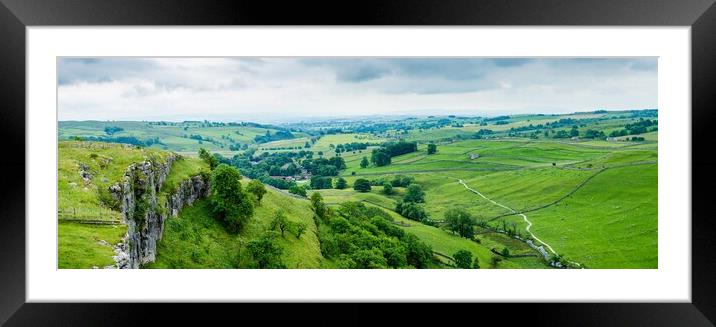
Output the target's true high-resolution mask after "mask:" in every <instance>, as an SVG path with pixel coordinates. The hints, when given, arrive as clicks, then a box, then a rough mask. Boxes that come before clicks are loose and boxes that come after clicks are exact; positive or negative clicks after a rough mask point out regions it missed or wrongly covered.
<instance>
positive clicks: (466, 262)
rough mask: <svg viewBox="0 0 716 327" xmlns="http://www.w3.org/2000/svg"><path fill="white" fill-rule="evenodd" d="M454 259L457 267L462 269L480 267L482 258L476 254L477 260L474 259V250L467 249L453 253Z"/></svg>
mask: <svg viewBox="0 0 716 327" xmlns="http://www.w3.org/2000/svg"><path fill="white" fill-rule="evenodd" d="M452 258H453V261H455V267H457V268H460V269H470V268H473V269H480V260H478V259H477V256H475V260H474V261H473V260H472V252H470V251H467V250H459V251H457V252H455V254H453V255H452Z"/></svg>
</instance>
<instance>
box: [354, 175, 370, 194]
mask: <svg viewBox="0 0 716 327" xmlns="http://www.w3.org/2000/svg"><path fill="white" fill-rule="evenodd" d="M353 189H354V190H356V191H358V192H363V193H365V192H370V190H371V187H370V182H369V181H368V180H367V179H364V178H359V179H356V181H355V182H353Z"/></svg>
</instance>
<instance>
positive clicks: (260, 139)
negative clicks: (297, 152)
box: [254, 130, 295, 143]
mask: <svg viewBox="0 0 716 327" xmlns="http://www.w3.org/2000/svg"><path fill="white" fill-rule="evenodd" d="M292 138H295V136H294V135H293V133H291V132H290V131H285V130H279V131H276V133H274V134H271V131H269V130H267V131H266V134H264V135H256V136H255V137H254V142H256V143H267V142H272V141H279V140H288V139H292Z"/></svg>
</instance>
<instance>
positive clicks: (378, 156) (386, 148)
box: [361, 140, 418, 168]
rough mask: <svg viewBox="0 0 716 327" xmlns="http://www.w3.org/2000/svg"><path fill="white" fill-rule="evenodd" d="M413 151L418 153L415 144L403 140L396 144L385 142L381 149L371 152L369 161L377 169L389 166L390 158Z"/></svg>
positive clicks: (416, 144)
mask: <svg viewBox="0 0 716 327" xmlns="http://www.w3.org/2000/svg"><path fill="white" fill-rule="evenodd" d="M415 151H418V143H417V142H405V141H403V140H401V141H398V142H387V143H384V144H383V146H382V147H380V148H378V149H373V152H372V153H371V156H370V161H371V162H372V163H373V164H374V165H376V166H377V167H381V166H386V165H389V164H390V158H391V157H395V156H399V155H402V154H406V153H411V152H415ZM361 167H363V162H361ZM366 167H367V165H366ZM363 168H365V167H363Z"/></svg>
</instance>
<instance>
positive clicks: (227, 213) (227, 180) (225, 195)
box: [209, 164, 254, 233]
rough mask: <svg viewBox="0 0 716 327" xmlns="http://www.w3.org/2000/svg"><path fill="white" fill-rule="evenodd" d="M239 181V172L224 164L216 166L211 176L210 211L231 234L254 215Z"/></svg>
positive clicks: (236, 231)
mask: <svg viewBox="0 0 716 327" xmlns="http://www.w3.org/2000/svg"><path fill="white" fill-rule="evenodd" d="M240 180H241V173H239V170H238V169H236V168H234V167H231V166H229V165H226V164H220V165H218V166H217V167H216V169H214V171H213V172H212V175H211V189H210V190H209V200H210V203H211V208H212V211H213V213H214V215H215V216H216V217H217V218H218V219H219V220H220V221H223V222H224V223H225V224H226V226H227V229H228V230H229V231H230V232H233V233H238V232H239V231H240V230H241V228H243V226H244V225H245V224H246V223H247V222H248V221H249V219H250V218H251V216H252V215H253V214H254V204H253V201H251V199H250V197H249V195H248V193H247V192H245V191H244V190H243V189H242V187H241V182H240Z"/></svg>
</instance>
